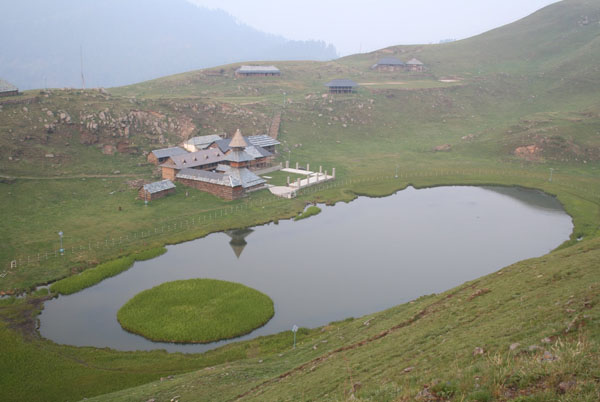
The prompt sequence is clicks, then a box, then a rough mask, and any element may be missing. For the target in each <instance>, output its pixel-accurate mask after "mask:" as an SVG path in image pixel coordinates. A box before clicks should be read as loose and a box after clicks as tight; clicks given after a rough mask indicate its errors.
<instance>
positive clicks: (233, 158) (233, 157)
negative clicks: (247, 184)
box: [225, 149, 256, 163]
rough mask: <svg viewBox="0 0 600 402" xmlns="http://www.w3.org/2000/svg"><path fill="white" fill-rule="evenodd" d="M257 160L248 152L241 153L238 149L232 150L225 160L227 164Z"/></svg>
mask: <svg viewBox="0 0 600 402" xmlns="http://www.w3.org/2000/svg"><path fill="white" fill-rule="evenodd" d="M254 159H256V158H255V157H254V156H252V155H250V154H249V153H248V152H246V151H240V150H238V149H234V150H232V151H231V152H230V153H228V154H227V155H225V160H226V161H227V162H238V163H240V162H250V161H253V160H254Z"/></svg>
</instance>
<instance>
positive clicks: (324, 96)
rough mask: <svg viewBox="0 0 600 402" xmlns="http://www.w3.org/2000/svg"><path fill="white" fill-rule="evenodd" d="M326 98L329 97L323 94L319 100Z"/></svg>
mask: <svg viewBox="0 0 600 402" xmlns="http://www.w3.org/2000/svg"><path fill="white" fill-rule="evenodd" d="M328 96H329V95H327V94H323V95H321V98H323V99H325V98H327V97H328Z"/></svg>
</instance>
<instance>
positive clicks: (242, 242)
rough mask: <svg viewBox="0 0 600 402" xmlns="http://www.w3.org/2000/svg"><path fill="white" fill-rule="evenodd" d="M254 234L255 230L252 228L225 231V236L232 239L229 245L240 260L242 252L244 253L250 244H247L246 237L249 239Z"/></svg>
mask: <svg viewBox="0 0 600 402" xmlns="http://www.w3.org/2000/svg"><path fill="white" fill-rule="evenodd" d="M252 232H254V230H253V229H250V228H244V229H234V230H226V231H225V234H226V235H227V236H229V237H231V241H230V242H229V245H230V246H231V248H232V249H233V253H234V254H235V256H236V257H237V258H238V259H239V258H240V256H241V255H242V252H243V251H244V248H245V247H246V245H247V244H248V242H246V237H248V236H249V235H250V233H252Z"/></svg>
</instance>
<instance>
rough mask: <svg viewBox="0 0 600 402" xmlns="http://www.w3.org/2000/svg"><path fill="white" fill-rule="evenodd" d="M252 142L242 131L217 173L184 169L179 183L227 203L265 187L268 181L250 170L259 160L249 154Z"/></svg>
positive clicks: (178, 177) (238, 132) (216, 170)
mask: <svg viewBox="0 0 600 402" xmlns="http://www.w3.org/2000/svg"><path fill="white" fill-rule="evenodd" d="M247 147H248V143H247V142H246V140H244V137H243V136H242V133H241V132H240V130H237V131H236V132H235V135H234V136H233V138H232V139H231V142H230V143H229V148H230V149H231V150H230V151H229V152H228V153H227V154H226V155H223V158H222V164H219V165H217V166H216V169H215V170H214V171H207V170H201V169H192V168H183V169H181V170H180V171H179V173H177V175H176V180H177V181H178V182H181V183H182V184H184V185H186V186H189V187H193V188H196V189H198V190H201V191H206V192H209V193H211V194H214V195H216V196H218V197H221V198H224V199H226V200H235V199H238V198H241V197H243V196H245V195H246V194H247V193H249V192H252V191H256V190H261V189H263V188H265V184H266V180H264V179H262V178H260V177H259V176H257V175H256V174H254V173H252V172H251V171H250V170H249V169H248V167H249V166H250V165H251V163H252V162H253V161H254V160H255V159H256V157H255V156H253V155H251V154H249V153H248V152H246V148H247Z"/></svg>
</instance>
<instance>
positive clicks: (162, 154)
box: [151, 147, 188, 159]
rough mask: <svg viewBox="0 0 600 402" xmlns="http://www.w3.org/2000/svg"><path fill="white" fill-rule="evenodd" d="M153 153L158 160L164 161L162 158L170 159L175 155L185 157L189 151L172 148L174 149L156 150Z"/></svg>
mask: <svg viewBox="0 0 600 402" xmlns="http://www.w3.org/2000/svg"><path fill="white" fill-rule="evenodd" d="M151 153H153V154H154V156H156V157H157V158H158V159H162V158H170V157H172V156H175V155H184V154H187V153H188V151H186V150H185V149H183V148H180V147H172V148H162V149H155V150H154V151H152V152H151Z"/></svg>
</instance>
